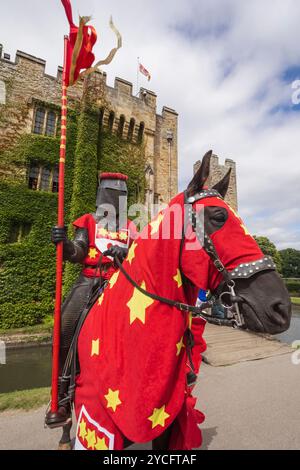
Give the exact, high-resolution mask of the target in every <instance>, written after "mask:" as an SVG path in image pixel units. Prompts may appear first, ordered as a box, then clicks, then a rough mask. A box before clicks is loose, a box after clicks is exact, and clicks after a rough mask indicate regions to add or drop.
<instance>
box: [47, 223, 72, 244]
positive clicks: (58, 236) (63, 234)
mask: <svg viewBox="0 0 300 470" xmlns="http://www.w3.org/2000/svg"><path fill="white" fill-rule="evenodd" d="M67 239H68V238H67V227H57V226H55V227H52V230H51V241H52V243H54V244H55V245H56V244H57V243H59V242H64V243H65V242H66V241H67Z"/></svg>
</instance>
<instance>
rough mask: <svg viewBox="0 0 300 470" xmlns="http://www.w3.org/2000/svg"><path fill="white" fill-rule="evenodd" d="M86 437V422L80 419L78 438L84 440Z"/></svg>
mask: <svg viewBox="0 0 300 470" xmlns="http://www.w3.org/2000/svg"><path fill="white" fill-rule="evenodd" d="M85 436H86V422H85V421H84V419H83V418H82V420H81V421H80V423H79V437H82V439H84V438H85Z"/></svg>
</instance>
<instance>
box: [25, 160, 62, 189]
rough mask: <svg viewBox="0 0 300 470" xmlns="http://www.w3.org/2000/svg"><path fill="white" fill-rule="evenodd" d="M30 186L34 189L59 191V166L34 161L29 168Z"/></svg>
mask: <svg viewBox="0 0 300 470" xmlns="http://www.w3.org/2000/svg"><path fill="white" fill-rule="evenodd" d="M28 188H29V189H32V190H33V191H52V192H53V193H56V192H58V166H57V165H55V166H53V167H51V166H49V165H37V164H36V163H33V164H32V165H31V166H30V168H29V178H28Z"/></svg>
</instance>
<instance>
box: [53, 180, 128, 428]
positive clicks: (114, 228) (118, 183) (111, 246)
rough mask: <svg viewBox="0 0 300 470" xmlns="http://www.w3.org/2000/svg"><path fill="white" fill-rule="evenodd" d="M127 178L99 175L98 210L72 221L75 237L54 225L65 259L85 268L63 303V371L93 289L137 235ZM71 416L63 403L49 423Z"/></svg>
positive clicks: (61, 423) (108, 274) (104, 279)
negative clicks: (129, 209) (129, 210)
mask: <svg viewBox="0 0 300 470" xmlns="http://www.w3.org/2000/svg"><path fill="white" fill-rule="evenodd" d="M127 178H128V177H127V176H126V175H123V174H121V173H101V174H100V176H99V187H98V192H97V199H96V212H95V213H93V214H84V215H83V216H82V217H79V218H78V219H77V220H75V221H74V222H73V226H74V228H75V235H74V239H73V240H69V239H68V237H67V231H66V228H59V227H53V228H52V234H51V239H52V242H53V243H55V244H56V243H58V242H61V241H62V242H63V257H64V260H65V261H70V262H71V263H80V264H82V271H81V273H80V275H79V277H78V279H77V280H76V282H75V283H74V285H73V286H72V289H71V292H70V293H69V295H68V296H67V298H66V299H65V301H64V303H63V305H62V312H61V314H62V319H61V339H60V373H61V371H62V369H63V366H64V363H65V361H66V358H67V355H68V351H69V348H70V345H71V342H72V339H73V336H74V332H75V329H76V325H77V323H78V320H79V318H80V315H81V313H82V311H83V310H84V308H85V306H86V305H87V303H88V300H89V298H90V295H91V293H92V291H93V289H94V288H97V287H98V288H99V287H101V286H100V285H99V284H100V283H101V285H103V284H105V282H107V281H108V280H109V279H110V277H111V276H112V275H113V274H114V272H115V271H116V270H117V267H116V265H115V264H114V257H115V256H117V257H118V259H119V260H120V261H121V262H122V261H123V260H124V259H125V258H126V256H127V252H128V248H129V246H130V244H131V243H132V241H133V240H134V239H135V238H136V235H137V232H136V228H135V226H134V224H133V223H132V222H130V221H129V220H128V219H127V184H126V181H127ZM59 398H60V399H62V398H63V397H62V396H60V397H59ZM70 415H71V408H70V405H68V404H66V405H62V406H61V405H60V406H59V410H58V414H57V415H55V416H52V417H51V415H49V416H48V418H47V419H46V424H47V425H49V426H50V427H57V426H64V425H66V424H67V423H68V421H70V420H71V417H70Z"/></svg>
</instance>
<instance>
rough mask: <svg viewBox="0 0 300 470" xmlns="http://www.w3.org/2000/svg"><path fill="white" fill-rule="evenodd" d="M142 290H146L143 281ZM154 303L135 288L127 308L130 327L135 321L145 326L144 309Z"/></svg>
mask: <svg viewBox="0 0 300 470" xmlns="http://www.w3.org/2000/svg"><path fill="white" fill-rule="evenodd" d="M141 288H142V289H146V284H145V282H144V281H143V282H142V284H141ZM153 303H154V300H153V299H151V298H150V297H148V296H147V295H145V294H143V293H142V292H140V291H139V290H138V289H137V288H136V287H135V288H134V290H133V294H132V297H131V299H130V300H129V302H127V306H128V307H129V310H130V325H131V324H132V323H133V322H134V321H135V320H140V321H141V322H142V323H144V324H145V319H146V309H147V308H148V307H150V305H152V304H153Z"/></svg>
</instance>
